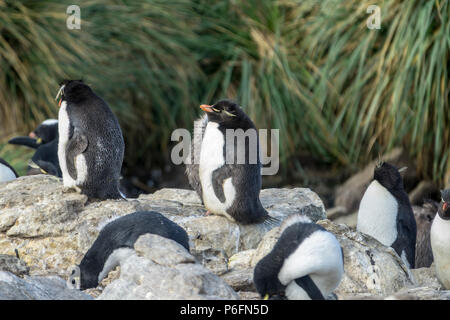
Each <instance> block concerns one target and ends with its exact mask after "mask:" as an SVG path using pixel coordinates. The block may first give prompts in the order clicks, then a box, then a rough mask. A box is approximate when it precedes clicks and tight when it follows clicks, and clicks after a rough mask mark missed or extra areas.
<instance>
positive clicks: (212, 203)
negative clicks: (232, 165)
mask: <svg viewBox="0 0 450 320" xmlns="http://www.w3.org/2000/svg"><path fill="white" fill-rule="evenodd" d="M224 144H225V138H224V135H223V134H222V132H221V131H220V130H219V125H218V124H217V123H215V122H209V123H208V125H207V126H206V129H205V134H204V137H203V141H202V147H201V151H200V164H199V176H200V182H201V185H202V192H203V202H204V203H205V207H206V208H207V209H208V210H209V211H211V212H212V213H215V214H220V215H224V216H226V217H227V218H228V219H230V220H234V219H233V218H232V217H231V216H230V215H229V214H228V213H227V212H226V210H227V209H228V208H229V207H230V206H231V205H232V204H233V201H234V197H235V195H236V190H235V189H234V186H233V184H232V178H231V177H230V178H227V179H225V180H224V183H223V192H224V195H225V202H221V201H220V200H219V199H218V198H217V197H216V194H215V193H214V187H213V181H212V174H213V172H214V171H215V170H216V169H218V168H220V167H222V166H223V165H224V164H225V158H224V154H223V147H224Z"/></svg>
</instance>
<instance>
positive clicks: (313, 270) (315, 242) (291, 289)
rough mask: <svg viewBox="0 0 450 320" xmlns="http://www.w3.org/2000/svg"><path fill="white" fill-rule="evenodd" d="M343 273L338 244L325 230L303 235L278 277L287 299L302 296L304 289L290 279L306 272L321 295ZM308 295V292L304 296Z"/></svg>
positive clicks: (334, 286) (326, 291) (331, 290)
mask: <svg viewBox="0 0 450 320" xmlns="http://www.w3.org/2000/svg"><path fill="white" fill-rule="evenodd" d="M343 274H344V264H343V257H342V251H341V246H340V244H339V242H338V241H337V239H336V238H335V237H334V236H333V235H332V234H330V233H329V232H326V231H316V232H314V233H313V234H312V235H311V236H309V237H308V238H306V239H305V240H304V241H303V242H302V243H301V244H300V245H299V246H298V248H297V249H296V250H295V251H294V252H293V253H292V254H291V255H290V256H289V257H287V259H285V261H284V263H283V266H282V267H281V269H280V272H279V273H278V279H279V280H280V282H281V283H282V284H284V285H288V287H287V288H286V295H287V297H288V298H289V299H292V300H296V299H304V298H302V297H303V296H304V293H303V292H304V290H303V289H302V288H301V287H300V286H298V285H297V284H296V283H291V282H292V281H293V280H295V279H297V278H300V277H303V276H306V275H309V276H310V277H311V279H312V280H313V281H314V283H315V284H316V286H317V287H318V288H319V290H320V291H321V293H322V295H323V296H324V297H327V296H328V295H329V294H330V293H331V292H333V290H334V289H336V287H337V286H338V285H339V283H340V281H341V279H342V276H343ZM306 299H309V296H308V297H307V298H306Z"/></svg>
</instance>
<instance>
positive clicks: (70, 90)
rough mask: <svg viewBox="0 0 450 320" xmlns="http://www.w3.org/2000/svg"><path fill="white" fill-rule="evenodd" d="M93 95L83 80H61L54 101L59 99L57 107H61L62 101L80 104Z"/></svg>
mask: <svg viewBox="0 0 450 320" xmlns="http://www.w3.org/2000/svg"><path fill="white" fill-rule="evenodd" d="M92 94H93V92H92V90H91V88H90V87H89V86H88V85H87V84H85V83H84V82H83V80H63V81H62V82H61V83H60V88H59V91H58V94H57V95H56V99H58V97H61V99H60V100H59V103H58V105H59V106H61V103H62V102H63V101H66V102H67V103H74V104H77V103H80V102H82V101H83V100H85V99H87V98H89V97H90V96H91V95H92Z"/></svg>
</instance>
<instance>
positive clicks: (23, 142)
mask: <svg viewBox="0 0 450 320" xmlns="http://www.w3.org/2000/svg"><path fill="white" fill-rule="evenodd" d="M8 143H9V144H15V145H19V146H25V147H29V148H32V149H37V148H38V147H39V146H40V144H39V143H37V140H36V139H34V138H30V137H15V138H12V139H11V140H9V141H8Z"/></svg>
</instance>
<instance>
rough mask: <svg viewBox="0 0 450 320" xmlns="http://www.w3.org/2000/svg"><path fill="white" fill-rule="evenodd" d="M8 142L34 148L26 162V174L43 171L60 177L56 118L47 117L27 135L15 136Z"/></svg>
mask: <svg viewBox="0 0 450 320" xmlns="http://www.w3.org/2000/svg"><path fill="white" fill-rule="evenodd" d="M8 143H9V144H15V145H23V146H27V147H30V148H33V149H36V152H35V153H34V155H33V157H32V158H31V160H30V161H29V163H28V170H27V175H33V174H40V173H44V174H51V175H54V176H57V177H62V173H61V168H60V167H59V160H58V120H56V119H47V120H45V121H44V122H42V123H41V124H40V125H39V126H38V127H37V128H36V129H35V130H34V131H32V132H30V134H29V136H28V137H15V138H13V139H11V140H9V141H8Z"/></svg>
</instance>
